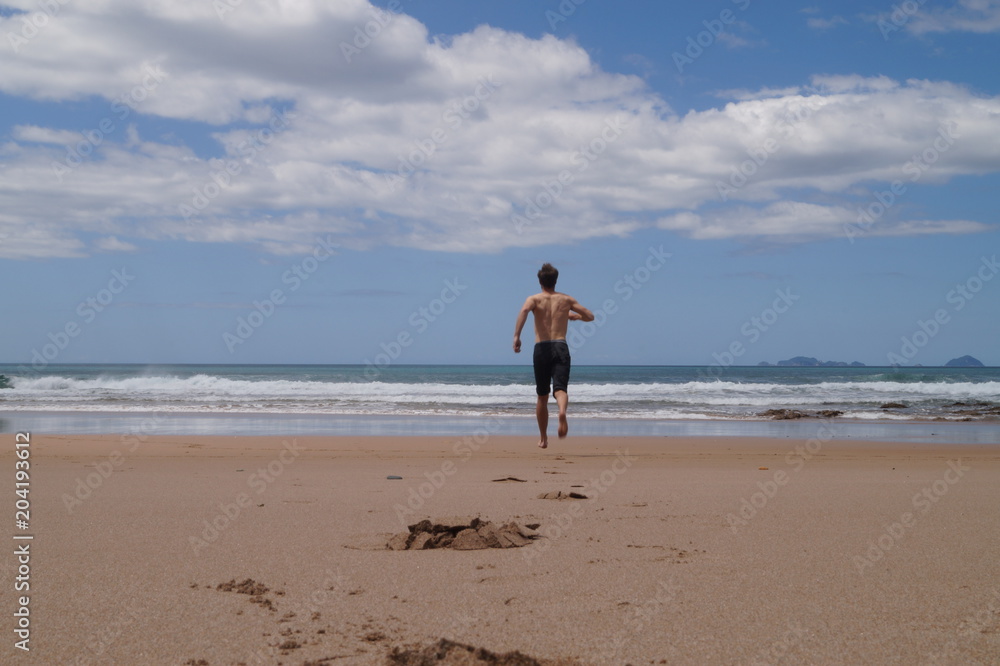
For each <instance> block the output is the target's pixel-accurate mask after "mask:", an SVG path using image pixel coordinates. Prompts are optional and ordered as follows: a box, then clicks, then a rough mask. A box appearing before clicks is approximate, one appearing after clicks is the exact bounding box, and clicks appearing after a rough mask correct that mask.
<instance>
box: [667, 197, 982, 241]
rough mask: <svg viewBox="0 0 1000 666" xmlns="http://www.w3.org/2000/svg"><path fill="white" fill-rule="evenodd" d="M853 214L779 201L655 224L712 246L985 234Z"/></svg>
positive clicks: (970, 227) (972, 227)
mask: <svg viewBox="0 0 1000 666" xmlns="http://www.w3.org/2000/svg"><path fill="white" fill-rule="evenodd" d="M858 218H859V215H858V211H857V210H856V209H849V208H846V207H843V206H823V205H818V204H811V203H803V202H800V201H780V202H776V203H772V204H770V205H768V206H765V207H763V208H753V207H750V206H738V207H734V208H731V209H728V210H723V211H715V212H713V213H707V214H704V215H698V214H695V213H689V212H685V213H678V214H676V215H671V216H667V217H664V218H661V219H660V220H658V221H657V226H658V227H659V228H661V229H668V230H671V231H679V232H682V233H684V234H685V235H688V236H690V237H691V238H695V239H705V240H714V239H720V238H729V237H731V236H733V235H734V234H733V229H740V230H741V232H742V233H741V235H746V236H760V237H769V238H775V237H778V238H780V239H782V240H786V241H804V240H815V239H820V238H835V237H838V236H839V237H848V238H851V237H858V236H866V235H870V236H910V235H918V234H940V233H946V234H962V233H978V232H983V231H988V230H990V227H989V226H987V225H985V224H981V223H979V222H973V221H970V220H906V221H903V222H895V223H893V224H890V225H883V224H880V223H879V220H877V219H873V220H872V221H871V222H863V223H861V224H859V221H858Z"/></svg>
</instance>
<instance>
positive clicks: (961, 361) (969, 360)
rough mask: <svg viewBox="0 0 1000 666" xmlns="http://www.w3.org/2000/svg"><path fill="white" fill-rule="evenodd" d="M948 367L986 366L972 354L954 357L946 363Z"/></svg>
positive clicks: (945, 365)
mask: <svg viewBox="0 0 1000 666" xmlns="http://www.w3.org/2000/svg"><path fill="white" fill-rule="evenodd" d="M944 367H946V368H985V367H986V366H985V365H983V363H982V361H980V360H979V359H978V358H973V357H972V356H968V355H966V356H959V357H958V358H953V359H951V360H950V361H948V362H947V363H945V364H944Z"/></svg>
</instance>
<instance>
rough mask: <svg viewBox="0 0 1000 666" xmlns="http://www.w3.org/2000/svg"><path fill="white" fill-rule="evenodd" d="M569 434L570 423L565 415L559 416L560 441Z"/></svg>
mask: <svg viewBox="0 0 1000 666" xmlns="http://www.w3.org/2000/svg"><path fill="white" fill-rule="evenodd" d="M568 434H569V422H568V421H567V420H566V415H565V414H560V415H559V439H563V438H565V437H566V435H568Z"/></svg>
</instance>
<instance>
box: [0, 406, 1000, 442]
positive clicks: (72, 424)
mask: <svg viewBox="0 0 1000 666" xmlns="http://www.w3.org/2000/svg"><path fill="white" fill-rule="evenodd" d="M483 428H485V429H487V430H488V431H489V432H491V433H496V434H501V435H512V436H513V435H516V436H524V437H531V436H536V435H537V426H536V425H535V420H534V414H533V412H532V413H529V412H528V411H527V410H525V412H524V413H523V414H520V415H517V416H513V415H509V416H482V417H469V416H443V415H420V416H403V415H399V416H393V415H378V416H363V415H335V414H330V415H324V414H309V415H296V414H263V415H254V414H246V413H238V414H224V413H211V414H203V413H190V412H155V411H150V412H134V413H120V412H119V413H107V412H76V411H71V412H58V411H45V412H42V411H39V412H33V411H13V412H4V411H0V433H3V432H20V431H29V432H32V431H33V432H46V433H53V434H56V433H58V434H66V435H81V434H87V435H92V434H115V433H143V434H162V435H220V436H258V435H260V436H277V435H289V436H310V435H314V436H320V435H322V436H334V437H339V436H369V437H388V436H393V437H408V436H431V435H434V436H457V435H463V434H466V433H469V432H472V431H475V430H477V429H483ZM570 428H571V435H581V436H588V437H589V436H603V437H664V438H671V437H698V438H700V437H771V438H776V439H785V438H796V437H797V438H802V439H809V438H812V437H816V436H817V435H818V434H821V435H822V436H823V437H824V438H831V439H847V440H872V441H913V442H936V441H954V442H956V443H966V444H1000V427H998V423H997V422H996V421H920V420H901V419H888V420H875V419H871V420H869V419H840V418H802V419H794V420H781V419H778V420H771V419H767V420H764V419H761V420H751V419H745V420H744V419H632V418H629V419H599V418H591V417H581V416H577V417H574V416H573V414H572V412H571V413H570ZM550 430H552V433H551V434H553V435H554V426H553V427H552V428H550Z"/></svg>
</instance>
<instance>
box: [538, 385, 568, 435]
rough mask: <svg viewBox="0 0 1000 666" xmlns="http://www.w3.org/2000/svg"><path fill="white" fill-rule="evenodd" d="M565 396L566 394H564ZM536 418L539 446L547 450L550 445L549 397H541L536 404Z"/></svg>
mask: <svg viewBox="0 0 1000 666" xmlns="http://www.w3.org/2000/svg"><path fill="white" fill-rule="evenodd" d="M563 395H565V393H564V394H563ZM535 418H537V419H538V446H539V448H542V449H544V448H546V447H548V445H549V433H548V430H549V396H548V394H546V395H540V396H538V401H537V402H536V403H535Z"/></svg>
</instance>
